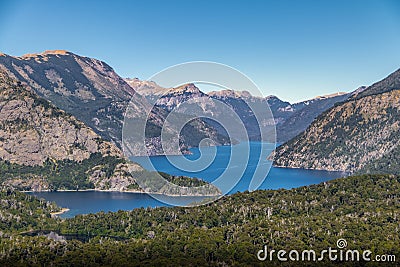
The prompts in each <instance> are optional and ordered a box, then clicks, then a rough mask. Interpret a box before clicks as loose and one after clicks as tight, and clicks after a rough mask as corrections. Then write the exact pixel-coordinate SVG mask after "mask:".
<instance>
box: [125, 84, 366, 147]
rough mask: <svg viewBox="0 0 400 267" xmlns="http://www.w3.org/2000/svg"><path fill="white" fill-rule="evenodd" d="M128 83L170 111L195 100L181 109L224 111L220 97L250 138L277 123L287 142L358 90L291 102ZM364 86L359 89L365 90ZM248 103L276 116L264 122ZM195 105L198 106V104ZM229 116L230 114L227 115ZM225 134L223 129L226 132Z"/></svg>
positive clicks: (279, 137)
mask: <svg viewBox="0 0 400 267" xmlns="http://www.w3.org/2000/svg"><path fill="white" fill-rule="evenodd" d="M126 81H127V83H128V84H130V85H131V86H132V87H134V88H135V89H136V90H137V92H138V93H140V94H141V95H143V96H145V97H146V98H147V99H148V100H149V101H150V102H151V103H154V104H155V105H156V106H158V107H160V108H162V109H164V110H166V111H168V112H170V111H172V110H174V109H176V108H177V107H179V106H180V105H181V104H182V103H184V102H185V101H188V100H192V101H193V103H191V105H190V106H186V108H184V109H182V108H180V109H179V110H180V112H183V113H188V112H189V113H190V110H188V109H189V107H190V109H191V110H192V112H193V113H194V112H197V111H198V110H201V111H202V112H203V113H204V114H210V115H211V114H212V116H214V117H217V115H216V114H219V113H221V111H220V110H218V108H216V107H215V104H214V105H213V104H210V100H218V101H221V102H222V103H224V104H226V105H227V106H229V107H231V108H232V109H233V110H234V111H235V113H236V114H237V115H238V116H239V117H240V119H241V121H242V122H243V123H244V125H245V127H246V130H247V132H248V135H249V139H250V140H259V138H260V132H259V131H260V125H274V126H276V137H277V141H278V142H285V141H287V140H289V139H291V138H293V137H295V136H296V135H298V134H299V133H301V132H302V131H304V130H305V129H306V128H307V127H308V125H310V124H311V122H312V121H313V120H314V119H315V118H316V117H317V116H318V115H319V114H320V113H322V112H324V111H325V110H327V109H329V108H330V107H332V106H333V105H335V104H336V103H338V102H341V101H344V100H346V99H347V98H349V97H350V96H352V95H353V94H354V93H355V92H351V93H343V92H340V93H335V94H331V95H326V96H318V97H316V98H314V99H310V100H306V101H302V102H298V103H295V104H291V103H289V102H286V101H282V100H280V99H279V98H278V97H276V96H267V97H256V96H252V95H251V94H250V93H249V92H247V91H233V90H221V91H211V92H208V93H205V92H202V91H201V90H200V89H199V88H198V87H197V86H196V85H194V84H185V85H182V86H179V87H176V88H163V87H161V86H159V85H157V84H155V83H154V82H147V81H146V82H143V81H140V80H138V79H126ZM362 89H363V87H362V88H359V89H358V90H359V91H361V90H362ZM247 103H252V105H254V106H261V107H262V108H267V106H268V107H269V108H270V110H271V112H272V116H268V115H266V116H265V117H263V118H262V119H264V120H263V121H261V122H257V120H255V118H254V117H253V116H252V110H251V108H250V107H249V105H248V104H247ZM194 105H195V106H194ZM223 115H224V116H229V114H223ZM207 122H208V123H209V124H211V125H212V126H214V128H216V129H217V130H221V128H220V127H218V125H216V124H213V123H212V121H209V120H207ZM222 134H223V132H222Z"/></svg>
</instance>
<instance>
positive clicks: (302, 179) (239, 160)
mask: <svg viewBox="0 0 400 267" xmlns="http://www.w3.org/2000/svg"><path fill="white" fill-rule="evenodd" d="M273 148H274V145H273V144H267V143H260V142H250V143H240V144H238V145H235V146H220V147H202V148H193V149H191V152H192V154H191V155H185V156H168V157H167V156H155V157H135V158H133V160H134V161H136V162H138V163H140V164H141V165H142V166H143V167H144V168H146V169H148V170H158V171H162V172H166V173H169V174H172V175H184V176H189V177H197V178H201V179H203V180H206V181H208V182H212V183H214V184H215V185H216V186H218V188H220V189H221V190H222V191H223V192H224V193H227V194H233V193H236V192H238V191H240V192H243V191H246V190H250V191H252V190H255V189H279V188H285V189H290V188H295V187H300V186H305V185H310V184H317V183H321V182H324V181H328V180H332V179H335V178H338V177H342V176H345V175H346V174H345V173H342V172H327V171H316V170H304V169H288V168H275V167H271V161H268V160H267V156H268V155H269V153H270V152H271V151H272V150H273ZM268 170H269V172H268ZM31 194H34V195H36V196H38V197H42V198H45V199H46V200H49V201H54V202H56V203H57V204H58V205H60V206H62V207H67V208H69V209H70V211H69V212H67V213H65V214H63V215H61V217H72V216H75V215H77V214H85V213H93V212H99V211H105V212H107V211H117V210H131V209H134V208H141V207H160V206H168V205H167V204H165V203H164V201H160V200H157V199H154V198H153V197H152V196H150V195H147V194H139V193H121V192H94V191H87V192H40V193H31ZM158 197H159V196H158ZM164 198H165V200H167V202H169V200H174V201H177V200H178V201H179V203H181V204H182V205H187V204H189V203H191V202H195V201H196V202H198V201H200V200H201V198H200V197H167V196H165V197H164Z"/></svg>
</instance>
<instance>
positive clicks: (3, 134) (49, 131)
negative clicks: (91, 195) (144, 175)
mask: <svg viewBox="0 0 400 267" xmlns="http://www.w3.org/2000/svg"><path fill="white" fill-rule="evenodd" d="M0 125H1V127H0V159H1V161H2V164H3V165H4V164H5V165H4V166H12V167H13V168H14V169H15V170H17V169H18V168H20V169H21V168H22V169H25V170H29V169H30V168H46V166H47V165H48V164H49V163H54V165H55V166H56V165H58V164H62V163H65V162H70V163H71V164H76V165H79V164H80V163H81V162H85V161H89V160H90V158H91V157H92V156H93V155H95V154H99V155H101V157H102V158H103V159H104V161H105V163H107V161H108V160H109V159H118V161H120V162H123V159H122V153H121V151H120V150H119V149H118V148H117V147H116V146H115V145H114V144H112V143H110V142H107V141H104V140H103V139H102V138H101V137H100V136H98V135H97V134H96V133H95V132H94V131H93V130H92V129H90V128H89V127H87V126H86V125H84V124H83V123H82V122H80V121H78V120H77V119H75V118H74V117H73V116H71V115H69V114H67V113H65V112H64V111H62V110H60V109H58V108H56V107H54V106H53V105H52V104H51V103H49V102H47V101H46V100H44V99H42V98H40V97H38V96H37V95H36V94H35V93H34V92H32V91H30V89H26V88H24V87H23V86H22V85H21V83H20V82H19V81H16V80H14V79H10V78H9V77H8V73H6V72H3V71H0ZM23 166H26V167H23ZM103 167H104V164H99V165H94V166H90V168H89V170H88V172H87V178H88V179H91V181H92V182H93V184H94V185H95V188H97V189H103V187H101V186H100V187H96V185H100V184H101V182H100V181H99V179H97V178H101V177H98V175H97V176H96V172H95V169H96V168H98V169H99V168H100V169H101V170H103V171H105V172H108V173H109V175H108V177H106V178H110V177H114V176H119V177H120V179H121V180H124V181H125V182H127V183H128V184H134V183H135V181H134V179H133V178H132V177H130V175H128V173H124V174H125V175H124V176H121V175H120V173H121V169H123V168H124V167H125V168H126V166H123V164H120V165H118V166H116V165H115V166H109V167H110V168H108V169H107V170H105V169H104V168H103ZM11 169H12V168H10V171H11ZM14 174H16V175H15V176H11V177H12V178H13V179H12V181H8V182H9V183H11V184H14V185H15V184H19V185H24V187H25V189H38V190H40V189H41V190H43V189H50V182H49V179H48V178H49V177H47V176H46V174H45V173H40V172H39V173H36V174H34V173H30V175H29V177H27V176H26V175H24V174H26V172H23V171H21V173H20V174H21V175H17V173H14ZM2 178H3V179H4V178H5V179H7V177H2ZM24 178H26V179H24ZM66 179H67V177H66ZM38 183H39V184H40V185H38ZM115 186H116V185H114V186H111V187H110V188H111V189H115V188H116V187H115ZM69 189H71V188H69ZM73 189H76V188H73Z"/></svg>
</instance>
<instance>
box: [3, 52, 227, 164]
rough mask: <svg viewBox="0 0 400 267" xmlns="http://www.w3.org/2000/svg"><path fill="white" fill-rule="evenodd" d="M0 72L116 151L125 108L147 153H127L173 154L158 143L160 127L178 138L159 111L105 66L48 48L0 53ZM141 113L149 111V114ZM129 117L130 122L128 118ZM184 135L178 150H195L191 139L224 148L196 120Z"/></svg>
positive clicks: (141, 152)
mask: <svg viewBox="0 0 400 267" xmlns="http://www.w3.org/2000/svg"><path fill="white" fill-rule="evenodd" d="M0 69H2V70H4V71H6V72H8V74H9V75H10V76H11V77H12V78H14V79H17V80H19V81H21V82H22V83H23V84H24V86H26V87H27V88H31V89H32V90H33V91H34V92H35V93H36V94H37V95H39V96H40V97H42V98H44V99H46V100H48V101H50V102H51V103H53V104H54V105H55V106H56V107H58V108H60V109H62V110H64V111H66V112H67V113H70V114H72V115H74V116H75V117H76V118H77V119H79V120H81V121H82V122H84V123H85V124H86V125H87V126H89V127H90V128H92V129H93V130H94V131H95V132H96V133H97V134H98V135H100V136H101V137H102V138H104V139H105V140H108V141H111V142H113V143H115V144H116V145H117V146H118V147H120V148H121V140H122V126H123V122H124V112H125V110H126V108H127V106H128V105H129V107H130V110H131V112H130V115H131V117H134V118H135V119H138V120H142V121H145V122H146V125H147V129H146V147H147V151H143V150H138V151H132V153H133V154H135V155H136V156H138V155H148V154H149V155H157V154H169V153H178V152H179V151H172V152H171V151H163V148H162V146H161V142H160V132H161V130H160V129H161V128H163V129H164V131H166V132H167V133H169V134H170V135H174V136H178V133H176V130H175V129H174V128H173V127H163V126H164V125H163V122H164V121H165V116H166V115H167V114H166V113H165V112H163V111H162V110H158V109H157V108H153V107H152V106H151V105H150V103H148V101H146V99H145V98H144V97H142V96H141V95H140V94H138V93H136V92H135V90H134V88H132V87H131V86H130V85H128V84H127V83H126V82H125V80H124V79H122V78H121V77H120V76H119V75H118V74H117V73H115V71H114V70H113V69H112V68H111V67H110V66H109V65H108V64H106V63H105V62H103V61H101V60H97V59H93V58H88V57H83V56H79V55H76V54H74V53H71V52H68V51H65V50H51V51H45V52H43V53H39V54H27V55H24V56H21V57H14V56H9V55H6V54H1V55H0ZM146 111H151V112H150V113H149V114H148V113H146ZM131 119H132V118H131ZM187 127H189V128H190V130H188V131H186V132H190V136H185V131H182V136H181V139H182V140H181V142H180V143H181V147H180V148H181V150H182V151H183V152H188V150H187V149H188V148H189V147H192V146H195V145H197V144H193V143H192V142H191V137H192V136H195V137H198V138H210V139H212V140H213V141H214V142H215V144H217V145H218V144H226V142H227V140H226V138H223V137H221V136H219V135H215V136H214V135H213V133H215V131H205V130H204V129H205V128H210V127H209V126H208V125H205V123H204V122H203V121H201V120H194V121H192V122H190V124H188V126H187Z"/></svg>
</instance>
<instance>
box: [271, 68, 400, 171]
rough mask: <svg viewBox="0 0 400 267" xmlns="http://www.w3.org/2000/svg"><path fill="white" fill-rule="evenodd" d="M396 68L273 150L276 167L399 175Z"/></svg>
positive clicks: (399, 101) (399, 97)
mask: <svg viewBox="0 0 400 267" xmlns="http://www.w3.org/2000/svg"><path fill="white" fill-rule="evenodd" d="M399 145H400V70H397V71H396V72H394V73H392V74H391V75H389V76H388V77H387V78H385V79H383V80H382V81H380V82H377V83H375V84H373V85H371V86H370V87H368V88H366V89H364V88H361V90H357V91H356V92H355V93H354V94H353V95H352V96H351V97H350V98H349V99H348V100H346V101H344V102H342V103H339V104H337V105H335V106H334V107H332V108H331V109H329V110H327V111H326V112H324V113H323V114H321V115H320V116H319V117H318V118H317V119H316V120H315V121H314V122H313V123H312V124H311V125H310V126H309V127H308V128H307V130H306V131H305V132H303V133H302V134H300V135H299V136H297V137H296V138H294V139H292V140H290V141H288V142H287V143H285V144H283V145H282V146H280V147H279V148H277V150H276V155H275V162H274V164H275V165H276V166H282V167H293V168H311V169H325V170H342V171H348V172H357V171H362V172H380V173H400V166H399V160H400V153H399V150H400V149H399Z"/></svg>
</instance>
